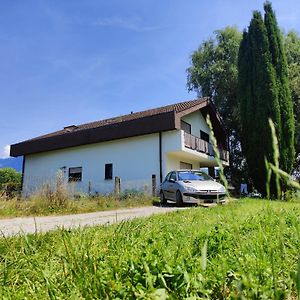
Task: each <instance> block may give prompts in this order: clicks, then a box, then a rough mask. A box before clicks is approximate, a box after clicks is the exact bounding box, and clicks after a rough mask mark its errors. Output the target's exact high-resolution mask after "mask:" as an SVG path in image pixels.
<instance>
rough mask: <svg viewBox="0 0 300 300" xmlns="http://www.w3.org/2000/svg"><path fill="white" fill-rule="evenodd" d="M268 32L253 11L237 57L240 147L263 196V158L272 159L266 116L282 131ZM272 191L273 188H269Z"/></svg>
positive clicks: (264, 176) (259, 17)
mask: <svg viewBox="0 0 300 300" xmlns="http://www.w3.org/2000/svg"><path fill="white" fill-rule="evenodd" d="M269 47H270V45H269V40H268V33H267V30H266V27H265V24H264V22H263V19H262V16H261V14H260V12H258V11H255V12H254V13H253V17H252V20H251V22H250V26H249V28H248V32H246V31H245V32H244V34H243V39H242V42H241V45H240V49H239V59H238V95H239V101H240V110H241V125H242V140H241V142H242V149H243V151H244V154H245V156H246V159H247V164H248V170H249V174H250V176H251V178H252V179H253V182H254V185H255V187H256V188H257V189H258V190H259V191H260V192H261V193H262V194H263V195H266V186H265V183H266V181H267V180H266V179H267V177H266V176H267V172H266V168H265V158H266V159H267V160H268V161H269V162H273V149H272V138H271V130H270V128H269V125H268V118H271V119H272V120H273V122H274V124H275V127H276V132H277V133H280V132H281V131H280V130H281V117H280V107H279V100H278V89H277V82H276V72H275V69H274V67H273V65H272V57H271V54H270V51H269ZM272 191H273V193H274V190H272Z"/></svg>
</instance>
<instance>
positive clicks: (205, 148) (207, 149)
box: [183, 132, 229, 162]
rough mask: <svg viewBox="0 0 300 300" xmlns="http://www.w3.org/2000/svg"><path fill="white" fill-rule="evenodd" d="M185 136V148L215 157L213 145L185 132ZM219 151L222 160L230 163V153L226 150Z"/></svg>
mask: <svg viewBox="0 0 300 300" xmlns="http://www.w3.org/2000/svg"><path fill="white" fill-rule="evenodd" d="M183 135H184V146H185V147H186V148H189V149H191V150H195V151H197V152H201V153H204V154H207V155H209V156H215V153H214V149H213V146H212V144H210V143H208V142H206V141H205V140H202V139H200V138H199V137H197V136H194V135H192V134H189V133H187V132H183ZM218 149H219V153H220V158H221V160H223V161H225V162H228V161H229V152H228V151H227V150H224V149H220V148H218Z"/></svg>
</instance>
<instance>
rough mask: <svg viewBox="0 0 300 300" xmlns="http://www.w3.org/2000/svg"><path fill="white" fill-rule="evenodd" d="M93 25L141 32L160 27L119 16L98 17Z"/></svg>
mask: <svg viewBox="0 0 300 300" xmlns="http://www.w3.org/2000/svg"><path fill="white" fill-rule="evenodd" d="M93 25H96V26H101V27H119V28H123V29H128V30H132V31H139V32H142V31H152V30H157V29H160V27H159V26H143V25H140V24H138V22H137V20H126V19H122V18H119V17H111V18H101V19H97V20H96V21H95V22H93Z"/></svg>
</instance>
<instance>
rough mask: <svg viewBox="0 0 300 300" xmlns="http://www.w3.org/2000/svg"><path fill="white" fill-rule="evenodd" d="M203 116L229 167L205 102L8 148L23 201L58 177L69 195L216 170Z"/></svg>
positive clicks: (222, 135)
mask: <svg viewBox="0 0 300 300" xmlns="http://www.w3.org/2000/svg"><path fill="white" fill-rule="evenodd" d="M207 114H209V115H210V118H211V121H212V124H213V127H214V133H215V136H216V138H217V142H218V145H219V149H220V154H221V159H222V162H223V164H224V165H228V164H229V162H228V152H227V137H226V132H225V129H224V125H223V123H222V120H221V118H220V116H219V114H218V113H217V112H216V109H215V107H214V105H213V104H212V102H211V101H210V100H209V99H208V98H201V99H196V100H192V101H186V102H181V103H176V104H172V105H168V106H164V107H159V108H155V109H150V110H146V111H142V112H137V113H131V114H128V115H124V116H119V117H115V118H111V119H107V120H102V121H97V122H92V123H87V124H83V125H71V126H67V127H64V128H63V129H62V130H59V131H56V132H53V133H49V134H46V135H43V136H39V137H37V138H34V139H30V140H27V141H24V142H21V143H18V144H14V145H12V146H11V156H14V157H16V156H21V155H23V156H24V160H23V193H24V194H25V195H28V194H30V193H32V192H34V191H36V190H37V189H39V188H40V187H41V185H43V184H45V183H49V182H52V183H53V182H54V181H55V178H56V175H57V173H58V171H61V172H62V174H63V176H64V180H65V181H66V182H67V184H68V185H69V186H70V187H71V188H72V189H74V191H81V192H84V193H87V192H90V193H109V192H112V191H113V190H114V179H115V177H119V178H121V181H122V189H124V188H135V189H148V190H149V186H150V185H151V181H153V180H152V178H156V180H157V185H158V184H159V182H162V180H163V178H164V176H165V175H166V174H167V173H168V172H169V171H170V170H174V169H180V168H182V169H188V168H193V169H199V168H200V167H201V168H202V167H209V168H212V167H214V166H216V165H217V162H216V159H215V157H214V151H213V148H212V146H211V144H210V142H209V138H210V137H209V127H208V125H207V123H206V116H207ZM210 170H211V169H210ZM150 190H151V189H150Z"/></svg>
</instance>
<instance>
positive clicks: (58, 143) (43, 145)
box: [10, 111, 176, 157]
mask: <svg viewBox="0 0 300 300" xmlns="http://www.w3.org/2000/svg"><path fill="white" fill-rule="evenodd" d="M174 120H175V116H174V112H173V111H171V112H166V113H161V114H158V115H153V116H148V117H144V118H141V119H136V120H130V121H124V122H120V123H117V124H111V125H106V126H101V127H98V128H91V129H85V130H80V131H75V132H69V133H68V134H62V135H58V136H53V137H48V138H42V139H36V140H29V141H25V142H21V143H18V144H14V145H12V146H11V148H10V155H11V156H14V157H16V156H20V155H28V154H33V153H39V152H45V151H52V150H58V149H63V148H69V147H75V146H80V145H87V144H94V143H99V142H105V141H112V140H116V139H121V138H129V137H134V136H139V135H145V134H151V133H156V132H162V131H168V130H174V129H176V128H175V121H174Z"/></svg>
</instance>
